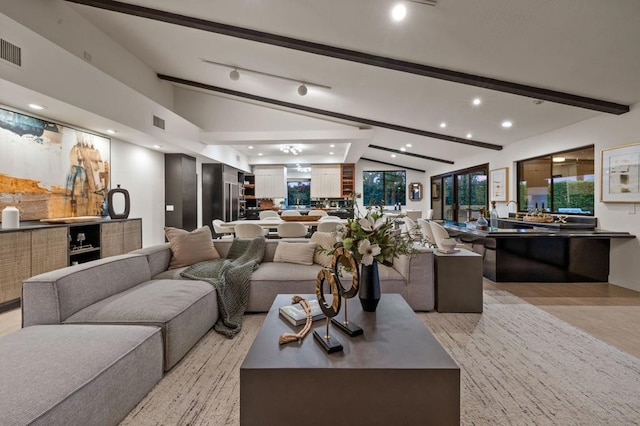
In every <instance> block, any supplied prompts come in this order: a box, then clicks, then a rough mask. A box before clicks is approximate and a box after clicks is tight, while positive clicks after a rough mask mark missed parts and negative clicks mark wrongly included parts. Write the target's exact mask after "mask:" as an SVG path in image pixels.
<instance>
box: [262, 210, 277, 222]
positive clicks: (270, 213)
mask: <svg viewBox="0 0 640 426" xmlns="http://www.w3.org/2000/svg"><path fill="white" fill-rule="evenodd" d="M258 217H259V218H260V220H263V219H266V218H268V217H278V218H279V217H280V215H279V214H278V212H276V211H274V210H262V211H261V212H260V213H259V216H258Z"/></svg>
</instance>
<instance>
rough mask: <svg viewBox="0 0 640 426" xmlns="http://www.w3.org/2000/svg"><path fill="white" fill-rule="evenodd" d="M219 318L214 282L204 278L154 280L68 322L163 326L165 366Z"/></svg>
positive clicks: (177, 357) (95, 304) (173, 362)
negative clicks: (199, 279) (205, 280)
mask: <svg viewBox="0 0 640 426" xmlns="http://www.w3.org/2000/svg"><path fill="white" fill-rule="evenodd" d="M217 319H218V300H217V294H216V291H215V289H214V288H213V286H212V285H211V284H209V283H207V282H204V281H192V280H180V281H175V280H151V281H147V282H144V283H142V284H139V285H137V286H135V287H132V288H130V289H128V290H126V291H123V292H121V293H117V294H115V295H113V296H111V297H108V298H106V299H104V300H101V301H99V302H97V303H94V304H92V305H89V306H88V307H86V308H84V309H82V310H80V311H78V312H76V313H75V314H73V315H72V316H70V317H69V318H67V319H66V320H65V321H64V324H134V325H135V324H138V325H154V326H157V327H159V328H160V329H161V331H162V337H163V340H164V352H165V370H169V369H170V368H171V367H173V366H174V365H175V364H176V363H177V362H178V361H179V360H180V359H181V358H182V357H183V356H184V355H185V354H186V353H187V352H188V351H189V349H190V348H191V347H192V346H193V345H194V344H195V343H196V342H197V341H198V340H200V338H201V337H202V336H204V334H205V333H206V332H207V331H208V330H209V329H210V328H211V327H213V324H214V323H215V321H216V320H217Z"/></svg>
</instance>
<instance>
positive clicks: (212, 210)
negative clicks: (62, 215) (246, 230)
mask: <svg viewBox="0 0 640 426" xmlns="http://www.w3.org/2000/svg"><path fill="white" fill-rule="evenodd" d="M239 208H240V184H239V182H238V170H237V169H235V168H233V167H230V166H227V165H225V164H203V165H202V224H203V225H209V227H211V228H212V232H213V226H212V223H211V222H212V220H213V219H221V220H224V221H225V222H229V221H232V220H238V212H239Z"/></svg>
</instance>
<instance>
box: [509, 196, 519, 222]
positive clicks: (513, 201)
mask: <svg viewBox="0 0 640 426" xmlns="http://www.w3.org/2000/svg"><path fill="white" fill-rule="evenodd" d="M511 203H513V205H515V206H516V216H515V218H516V219H520V216H519V215H518V202H517V201H516V200H509V201H507V208H509V205H510V204H511Z"/></svg>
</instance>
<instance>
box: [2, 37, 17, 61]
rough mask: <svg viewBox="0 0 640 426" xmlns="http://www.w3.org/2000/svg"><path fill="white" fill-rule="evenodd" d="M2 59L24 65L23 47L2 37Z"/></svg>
mask: <svg viewBox="0 0 640 426" xmlns="http://www.w3.org/2000/svg"><path fill="white" fill-rule="evenodd" d="M0 59H2V60H3V61H7V62H9V63H10V64H13V65H17V66H19V67H21V66H22V49H21V48H19V47H18V46H16V45H15V44H13V43H9V42H8V41H7V40H5V39H2V38H0Z"/></svg>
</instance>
